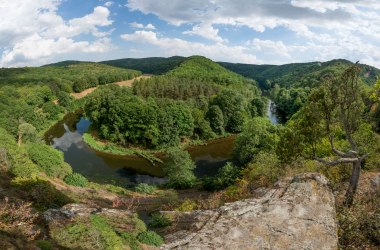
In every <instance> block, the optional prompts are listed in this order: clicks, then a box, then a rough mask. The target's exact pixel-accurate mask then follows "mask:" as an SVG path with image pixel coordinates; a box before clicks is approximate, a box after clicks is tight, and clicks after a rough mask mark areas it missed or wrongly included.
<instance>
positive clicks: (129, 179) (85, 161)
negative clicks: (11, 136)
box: [45, 102, 277, 187]
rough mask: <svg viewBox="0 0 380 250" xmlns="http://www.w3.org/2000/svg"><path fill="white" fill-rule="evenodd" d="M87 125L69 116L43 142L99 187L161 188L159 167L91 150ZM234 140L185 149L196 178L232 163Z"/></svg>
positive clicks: (271, 115)
mask: <svg viewBox="0 0 380 250" xmlns="http://www.w3.org/2000/svg"><path fill="white" fill-rule="evenodd" d="M274 110H275V107H274V104H273V103H272V102H270V105H269V107H268V117H269V119H270V120H271V121H272V123H274V124H276V123H277V118H276V116H275V114H274ZM89 126H90V121H88V120H86V119H85V118H83V117H82V116H81V114H80V113H70V114H68V115H66V116H65V117H64V119H63V120H62V121H60V122H58V123H57V124H55V125H54V126H53V127H52V128H51V129H50V130H49V131H48V132H47V133H46V134H45V140H46V142H47V143H48V144H50V145H51V146H52V147H54V148H56V149H58V150H60V151H62V152H63V153H64V159H65V161H66V162H67V163H69V164H70V165H71V167H72V168H73V170H74V171H75V172H78V173H80V174H82V175H84V176H86V177H87V178H88V179H89V180H91V181H94V182H98V183H110V184H116V185H120V186H124V187H131V186H134V185H136V184H138V183H148V184H155V185H156V184H162V183H165V182H166V181H167V180H166V179H165V177H164V173H163V171H162V166H161V165H159V164H158V165H157V164H156V166H153V165H152V164H150V163H149V162H148V161H147V160H145V159H143V158H141V157H138V156H118V155H111V154H107V153H103V152H98V151H96V150H93V149H92V148H90V147H89V146H87V144H86V143H84V142H83V138H82V135H83V134H84V133H85V132H87V130H88V129H89ZM234 141H235V136H230V137H226V138H221V139H217V140H213V141H210V142H209V143H208V144H207V145H205V146H192V147H189V148H188V149H187V151H188V152H189V153H190V155H191V158H192V160H193V161H194V162H195V165H196V169H195V171H194V173H195V175H196V176H197V177H205V176H213V175H215V174H216V173H217V171H218V169H219V168H221V167H222V166H224V164H225V163H226V162H228V161H229V160H230V159H231V152H232V149H233V144H234Z"/></svg>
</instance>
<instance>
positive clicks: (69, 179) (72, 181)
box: [64, 173, 88, 187]
mask: <svg viewBox="0 0 380 250" xmlns="http://www.w3.org/2000/svg"><path fill="white" fill-rule="evenodd" d="M64 181H65V182H66V183H67V184H69V185H71V186H76V187H87V186H88V180H87V178H86V177H84V176H83V175H81V174H79V173H72V174H68V175H67V176H66V177H65V179H64Z"/></svg>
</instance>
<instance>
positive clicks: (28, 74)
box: [0, 63, 140, 101]
mask: <svg viewBox="0 0 380 250" xmlns="http://www.w3.org/2000/svg"><path fill="white" fill-rule="evenodd" d="M139 74H140V73H139V72H138V71H134V70H126V69H120V68H115V67H111V66H107V65H103V64H98V63H77V64H72V65H67V66H45V67H37V68H34V67H28V68H3V69H0V76H2V77H1V78H0V85H4V84H17V83H23V84H39V83H41V82H42V83H44V84H47V85H49V87H50V88H51V89H53V90H55V91H57V90H63V91H67V90H68V87H66V86H65V85H68V86H70V87H69V88H72V89H73V90H74V91H76V92H81V91H83V90H84V89H86V88H90V87H95V86H96V85H98V84H107V83H112V82H117V81H123V80H129V79H132V78H133V77H135V76H137V75H139ZM30 100H31V101H32V100H33V99H30Z"/></svg>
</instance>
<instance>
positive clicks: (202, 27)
mask: <svg viewBox="0 0 380 250" xmlns="http://www.w3.org/2000/svg"><path fill="white" fill-rule="evenodd" d="M218 33H219V30H218V29H214V27H212V25H211V24H208V23H201V24H199V25H195V26H194V27H193V29H192V30H188V31H185V32H183V34H186V35H198V36H201V37H204V38H207V39H209V40H212V41H215V42H224V41H225V40H224V39H223V38H221V37H220V36H219V35H218Z"/></svg>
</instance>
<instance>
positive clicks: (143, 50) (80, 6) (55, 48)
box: [0, 0, 380, 68]
mask: <svg viewBox="0 0 380 250" xmlns="http://www.w3.org/2000/svg"><path fill="white" fill-rule="evenodd" d="M175 55H180V56H190V55H203V56H206V57H208V58H210V59H213V60H215V61H226V62H239V63H252V64H285V63H293V62H310V61H328V60H331V59H338V58H344V59H348V60H351V61H358V60H360V62H361V63H365V64H369V65H373V66H376V67H378V68H380V0H339V1H334V0H113V1H107V0H0V67H23V66H40V65H44V64H47V63H52V62H58V61H63V60H82V61H102V60H111V59H119V58H143V57H153V56H162V57H169V56H175Z"/></svg>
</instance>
